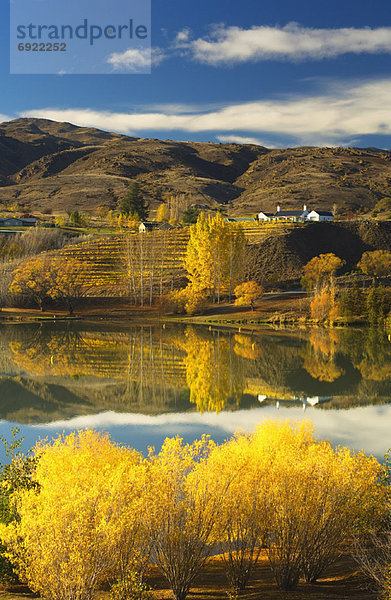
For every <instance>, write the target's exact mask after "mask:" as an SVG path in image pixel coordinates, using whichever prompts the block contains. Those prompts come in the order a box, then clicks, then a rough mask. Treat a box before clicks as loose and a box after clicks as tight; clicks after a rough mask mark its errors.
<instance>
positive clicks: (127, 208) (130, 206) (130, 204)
mask: <svg viewBox="0 0 391 600" xmlns="http://www.w3.org/2000/svg"><path fill="white" fill-rule="evenodd" d="M148 208H149V206H148V204H147V202H146V201H145V198H144V196H143V193H142V191H141V189H140V186H139V184H138V183H132V185H131V186H130V188H129V190H128V191H127V193H126V195H125V196H124V197H123V198H122V199H121V202H120V211H121V213H122V214H124V215H130V214H135V213H136V214H137V215H138V216H139V218H140V219H141V221H145V220H146V219H147V218H148V212H149V211H148Z"/></svg>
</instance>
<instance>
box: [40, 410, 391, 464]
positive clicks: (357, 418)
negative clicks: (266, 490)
mask: <svg viewBox="0 0 391 600" xmlns="http://www.w3.org/2000/svg"><path fill="white" fill-rule="evenodd" d="M271 417H274V418H281V419H287V418H291V419H310V420H312V421H313V423H314V425H315V427H316V434H317V436H319V437H320V438H321V439H329V440H330V441H331V442H333V443H335V444H342V445H345V446H348V447H350V448H355V449H356V450H361V449H364V450H365V451H366V452H368V453H373V454H374V455H375V456H377V457H383V456H384V454H385V452H386V450H387V449H388V447H389V423H390V419H391V405H385V406H365V407H359V408H354V409H351V410H319V409H317V408H311V407H309V408H308V409H307V410H306V412H303V409H302V408H301V407H298V406H296V407H281V408H280V409H279V410H277V408H276V407H275V406H262V407H260V408H255V409H252V410H238V411H234V412H225V411H222V412H221V413H219V414H216V413H213V412H210V413H204V414H203V415H201V414H199V413H197V412H193V413H170V414H162V415H157V416H150V415H143V414H135V413H115V412H113V411H109V412H104V413H99V414H96V415H88V416H80V417H75V418H73V419H70V420H61V421H55V422H52V423H49V424H40V425H34V426H33V428H34V429H39V428H42V427H44V428H45V430H46V431H47V430H51V431H53V432H56V431H63V430H74V429H78V428H85V427H89V428H91V427H92V428H98V429H105V430H110V431H111V432H113V433H115V428H116V427H120V428H124V427H127V428H129V436H130V438H132V437H134V436H135V435H137V434H138V435H142V436H143V437H144V438H146V439H147V440H148V443H150V444H153V443H154V441H155V440H156V436H158V435H162V432H164V435H169V436H174V435H178V434H179V435H181V436H184V437H186V436H189V435H193V436H194V437H200V436H201V435H202V434H203V433H205V432H206V433H209V434H211V435H212V438H215V439H216V438H220V439H224V438H226V437H227V435H228V436H229V435H231V434H233V433H234V432H235V431H238V430H243V431H254V429H255V426H256V425H257V424H258V423H261V422H262V421H263V420H264V419H268V418H271ZM164 435H163V437H164Z"/></svg>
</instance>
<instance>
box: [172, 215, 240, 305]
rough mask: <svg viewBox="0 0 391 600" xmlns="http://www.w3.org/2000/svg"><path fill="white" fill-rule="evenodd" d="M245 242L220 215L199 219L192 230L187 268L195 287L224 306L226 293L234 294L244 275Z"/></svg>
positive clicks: (197, 290) (237, 230)
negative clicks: (221, 301)
mask: <svg viewBox="0 0 391 600" xmlns="http://www.w3.org/2000/svg"><path fill="white" fill-rule="evenodd" d="M244 252H245V238H244V234H243V231H242V230H241V229H235V228H232V227H231V225H230V224H229V223H227V222H225V221H224V219H223V217H222V216H221V215H220V213H218V214H217V215H216V216H214V217H210V216H209V217H206V216H205V214H204V213H201V215H200V216H199V217H198V220H197V223H196V224H195V225H192V226H191V227H190V239H189V243H188V246H187V252H186V257H185V261H184V262H185V268H186V270H187V273H188V278H189V280H190V285H191V287H192V288H193V289H194V290H195V291H196V292H204V293H206V294H207V295H208V296H212V297H213V300H217V302H220V296H221V294H223V293H226V292H228V293H229V295H231V293H232V289H233V287H235V285H237V283H238V282H239V280H240V279H241V277H242V273H243V261H244Z"/></svg>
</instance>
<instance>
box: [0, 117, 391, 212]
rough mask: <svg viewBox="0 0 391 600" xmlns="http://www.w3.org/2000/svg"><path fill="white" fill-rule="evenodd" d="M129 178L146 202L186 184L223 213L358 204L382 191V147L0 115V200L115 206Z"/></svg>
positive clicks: (369, 205) (184, 189)
mask: <svg viewBox="0 0 391 600" xmlns="http://www.w3.org/2000/svg"><path fill="white" fill-rule="evenodd" d="M133 181H138V182H139V183H140V184H141V186H142V188H143V190H144V192H145V194H146V195H147V196H148V199H149V200H150V202H151V207H152V208H156V206H157V205H158V203H159V202H160V201H161V198H162V196H163V197H166V196H169V195H176V194H183V193H186V194H190V195H191V196H192V201H193V202H194V203H197V204H199V205H201V206H204V207H214V208H216V207H218V206H219V205H224V207H225V208H226V210H227V212H228V213H230V214H253V213H256V212H258V211H259V210H267V211H271V210H274V209H275V205H276V203H281V204H282V205H283V207H284V208H291V207H295V208H298V207H301V205H302V204H303V203H307V204H308V205H309V206H311V207H316V208H320V209H321V208H327V209H331V208H333V206H334V205H335V206H336V208H337V211H339V212H340V214H343V213H346V211H349V210H352V211H361V212H367V211H368V210H371V209H373V207H374V206H375V204H376V202H377V201H378V200H379V199H381V198H383V197H387V196H391V189H390V186H391V152H390V151H386V150H376V149H356V148H312V147H303V148H289V149H285V150H268V149H266V148H263V147H262V146H256V145H240V144H230V143H228V144H218V143H196V142H174V141H170V140H166V141H162V140H155V139H140V138H134V137H128V136H125V135H120V134H116V133H109V132H105V131H99V130H97V129H92V128H86V127H76V126H75V125H71V124H69V123H57V122H54V121H48V120H44V119H17V120H15V121H10V122H8V123H3V124H1V125H0V203H2V204H3V205H8V204H10V203H15V202H17V203H18V204H19V206H21V207H22V208H23V209H25V210H29V211H44V210H46V209H52V210H54V211H56V210H58V211H64V210H72V209H75V208H78V209H79V210H85V211H88V210H93V209H95V208H96V207H97V206H101V205H104V206H106V207H107V208H109V207H111V208H114V207H115V200H116V198H118V197H120V196H121V195H123V194H124V192H125V191H126V188H127V186H128V185H129V183H131V182H133Z"/></svg>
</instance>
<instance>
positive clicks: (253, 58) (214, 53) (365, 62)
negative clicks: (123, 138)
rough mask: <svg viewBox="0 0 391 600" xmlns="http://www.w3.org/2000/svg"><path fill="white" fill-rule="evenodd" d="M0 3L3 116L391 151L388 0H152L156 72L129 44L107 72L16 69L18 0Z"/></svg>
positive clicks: (185, 136) (164, 135)
mask: <svg viewBox="0 0 391 600" xmlns="http://www.w3.org/2000/svg"><path fill="white" fill-rule="evenodd" d="M31 1H33V0H31ZM68 1H69V2H75V1H76V0H68ZM100 1H102V2H104V1H106V0H100ZM0 2H1V5H0V50H1V54H0V78H1V79H0V81H1V84H0V90H1V94H0V121H2V120H3V121H4V120H8V119H13V118H17V117H20V116H37V117H42V118H51V119H55V120H64V121H70V122H72V123H75V124H77V125H86V126H95V127H98V128H102V129H107V130H112V131H119V132H123V133H126V134H129V135H134V136H137V137H157V138H161V139H174V140H195V141H238V142H247V141H253V142H254V143H255V142H256V143H260V144H263V145H265V146H268V147H286V146H298V145H326V146H331V145H332V146H337V145H352V146H361V147H363V146H377V147H381V148H391V102H390V101H391V68H390V67H391V62H390V61H391V11H390V8H389V3H388V2H386V1H385V0H372V1H371V2H368V1H367V0H366V1H363V0H329V1H328V2H327V3H320V2H314V1H313V0H311V1H309V0H295V1H294V2H293V1H292V0H274V1H273V2H262V1H261V0H241V1H240V2H238V1H236V2H233V1H231V0H197V2H184V1H183V0H180V1H179V0H152V28H151V31H152V47H153V52H152V55H153V67H152V73H151V74H134V70H135V69H134V65H135V61H136V62H137V60H138V61H142V59H143V57H142V56H135V55H134V53H133V54H132V53H130V54H129V53H128V54H127V53H126V48H125V49H124V48H122V50H121V52H118V53H116V54H115V56H112V57H111V62H110V68H111V70H112V73H113V74H107V75H69V74H65V75H10V74H9V1H8V0H0ZM107 4H108V5H110V0H107Z"/></svg>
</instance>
